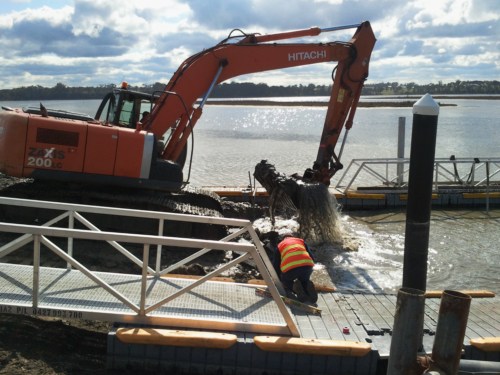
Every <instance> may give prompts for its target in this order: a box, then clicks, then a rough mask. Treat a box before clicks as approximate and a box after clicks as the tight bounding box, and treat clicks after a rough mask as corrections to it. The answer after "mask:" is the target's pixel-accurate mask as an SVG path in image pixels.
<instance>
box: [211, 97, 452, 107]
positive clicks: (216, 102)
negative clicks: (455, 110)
mask: <svg viewBox="0 0 500 375" xmlns="http://www.w3.org/2000/svg"><path fill="white" fill-rule="evenodd" d="M415 102H416V100H413V101H412V100H405V101H384V102H359V103H358V107H360V108H363V107H364V108H379V107H412V106H413V105H414V104H415ZM207 105H231V106H238V105H239V106H278V107H280V106H281V107H326V106H328V102H318V101H277V100H260V99H259V100H254V99H252V100H245V99H235V100H208V101H207ZM439 105H440V106H455V107H456V106H457V105H456V104H443V103H439Z"/></svg>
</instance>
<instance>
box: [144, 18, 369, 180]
mask: <svg viewBox="0 0 500 375" xmlns="http://www.w3.org/2000/svg"><path fill="white" fill-rule="evenodd" d="M347 28H356V32H355V33H354V35H353V37H352V38H351V40H350V41H349V42H337V41H335V42H328V43H287V44H285V43H276V41H278V40H284V39H291V38H299V37H308V36H316V35H319V34H320V33H323V32H330V31H337V30H343V29H347ZM232 39H233V38H228V39H226V40H224V41H222V42H221V43H219V44H217V45H215V46H214V47H212V48H209V49H206V50H204V51H202V52H200V53H198V54H195V55H193V56H191V57H189V58H188V59H186V60H185V61H184V62H183V63H182V64H181V66H180V67H179V69H178V70H177V71H176V72H175V73H174V75H173V76H172V78H171V79H170V81H169V83H168V84H167V86H166V88H165V91H164V92H163V93H161V96H160V98H159V100H158V102H157V104H156V105H155V107H154V108H153V110H152V112H151V115H150V116H149V117H148V119H147V120H146V121H145V122H144V123H143V124H141V123H139V124H138V125H139V129H141V130H147V131H149V132H152V133H154V134H155V135H156V136H157V137H158V138H160V137H162V136H163V135H164V134H165V133H166V132H167V131H168V130H171V131H172V132H171V134H170V136H169V139H168V141H167V143H166V147H165V148H164V150H163V151H162V152H161V157H162V158H163V159H164V160H177V158H178V157H179V155H180V154H181V152H182V150H183V149H184V148H185V145H186V142H187V140H188V138H189V135H190V134H191V132H192V130H193V127H194V126H195V124H196V121H197V120H198V119H199V117H200V116H201V113H202V109H203V106H204V104H205V102H206V100H207V98H208V96H209V95H210V93H211V91H212V89H213V88H214V87H215V85H217V84H218V83H220V82H223V81H226V80H228V79H230V78H233V77H236V76H240V75H243V74H249V73H257V72H262V71H268V70H274V69H282V68H289V67H296V66H303V65H308V64H317V63H324V62H331V61H336V62H338V65H337V68H336V70H335V76H334V84H333V88H332V92H331V98H330V102H329V105H328V111H327V115H326V120H325V124H324V128H323V133H322V136H321V142H320V147H319V150H318V156H317V159H316V161H315V163H314V165H313V168H312V169H310V170H308V171H306V175H307V178H308V179H309V180H312V181H318V182H322V183H325V184H329V181H330V178H331V177H332V176H333V174H334V173H335V171H336V170H338V169H340V162H339V160H338V156H337V155H336V154H335V152H334V148H335V145H336V143H337V140H338V138H339V136H340V133H341V131H342V128H343V127H346V129H350V127H351V126H352V120H353V117H354V113H355V110H356V106H357V103H358V100H359V96H360V94H361V89H362V86H363V83H364V81H365V79H366V78H367V76H368V65H369V60H370V55H371V51H372V49H373V46H374V44H375V40H376V39H375V36H374V34H373V31H372V29H371V26H370V23H369V22H363V23H361V24H359V25H349V26H341V27H333V28H328V29H320V28H317V27H315V28H310V29H304V30H297V31H290V32H284V33H278V34H271V35H257V34H251V35H244V36H243V37H242V39H240V40H239V41H238V42H235V43H231V42H232ZM199 98H202V100H201V103H200V104H199V105H198V106H197V107H195V105H196V103H197V100H198V99H199Z"/></svg>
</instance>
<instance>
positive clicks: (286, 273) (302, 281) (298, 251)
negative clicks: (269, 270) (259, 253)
mask: <svg viewBox="0 0 500 375" xmlns="http://www.w3.org/2000/svg"><path fill="white" fill-rule="evenodd" d="M273 265H274V268H275V270H276V272H277V273H278V275H279V276H280V280H281V282H282V283H283V286H284V287H285V290H286V292H287V294H288V295H289V296H290V297H292V298H297V299H298V300H299V301H300V302H305V303H313V304H314V303H316V301H317V300H318V294H317V293H316V289H315V287H314V284H313V282H312V281H311V280H310V278H311V275H312V271H313V266H314V258H313V256H312V254H311V252H310V250H309V247H308V246H307V244H306V243H305V242H304V240H303V239H301V238H298V237H293V236H292V235H291V234H286V235H284V236H283V237H282V240H281V241H280V242H279V243H278V246H277V248H276V250H275V256H274V257H273Z"/></svg>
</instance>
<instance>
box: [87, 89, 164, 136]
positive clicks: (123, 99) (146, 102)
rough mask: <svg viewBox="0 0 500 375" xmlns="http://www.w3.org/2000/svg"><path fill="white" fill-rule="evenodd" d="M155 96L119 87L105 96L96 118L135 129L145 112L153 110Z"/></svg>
mask: <svg viewBox="0 0 500 375" xmlns="http://www.w3.org/2000/svg"><path fill="white" fill-rule="evenodd" d="M155 99H156V97H155V96H152V95H150V94H146V93H142V92H136V91H129V90H123V89H118V90H114V91H113V92H110V93H109V94H108V95H106V96H105V97H104V99H103V100H102V102H101V105H100V106H99V109H98V110H97V113H96V116H95V119H96V120H99V121H101V122H104V123H108V124H113V125H117V126H123V127H127V128H133V129H135V127H136V124H137V122H138V121H139V120H140V119H141V117H142V114H143V113H144V112H151V109H152V107H153V104H154V100H155Z"/></svg>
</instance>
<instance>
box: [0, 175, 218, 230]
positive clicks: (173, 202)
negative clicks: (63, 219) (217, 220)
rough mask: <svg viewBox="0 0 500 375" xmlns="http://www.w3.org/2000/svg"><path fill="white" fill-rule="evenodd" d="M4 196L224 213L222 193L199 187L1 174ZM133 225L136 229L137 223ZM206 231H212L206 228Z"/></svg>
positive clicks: (108, 226)
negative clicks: (75, 181) (172, 190)
mask: <svg viewBox="0 0 500 375" xmlns="http://www.w3.org/2000/svg"><path fill="white" fill-rule="evenodd" d="M0 196H4V197H12V198H23V199H36V200H45V201H55V202H64V203H75V204H87V205H95V206H108V207H120V208H130V209H139V210H150V211H160V212H172V213H182V214H194V215H199V216H215V217H222V216H223V214H222V204H221V200H220V198H219V196H218V195H217V194H215V193H213V192H210V191H206V190H203V189H199V188H195V187H187V188H185V189H183V190H181V191H180V192H178V193H169V192H164V191H156V190H144V189H141V190H138V189H133V188H117V187H111V186H110V187H104V186H93V185H82V184H78V185H76V184H68V183H57V182H53V181H43V180H33V179H20V178H14V177H8V176H5V175H0ZM11 215H12V213H11ZM17 219H21V220H22V221H29V220H30V218H29V217H26V218H23V217H22V215H21V217H18V218H17ZM113 220H114V219H113V218H111V219H110V220H109V222H108V221H106V222H105V223H103V227H104V228H106V229H107V230H114V226H113ZM132 228H134V229H135V227H133V226H132ZM219 229H220V228H217V229H214V233H213V234H215V235H219V234H218V233H217V232H219ZM202 231H203V232H204V233H205V232H208V231H207V230H205V229H203V230H202ZM199 232H200V228H196V229H195V228H192V230H191V231H187V232H186V233H187V234H186V236H191V235H197V234H199Z"/></svg>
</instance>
